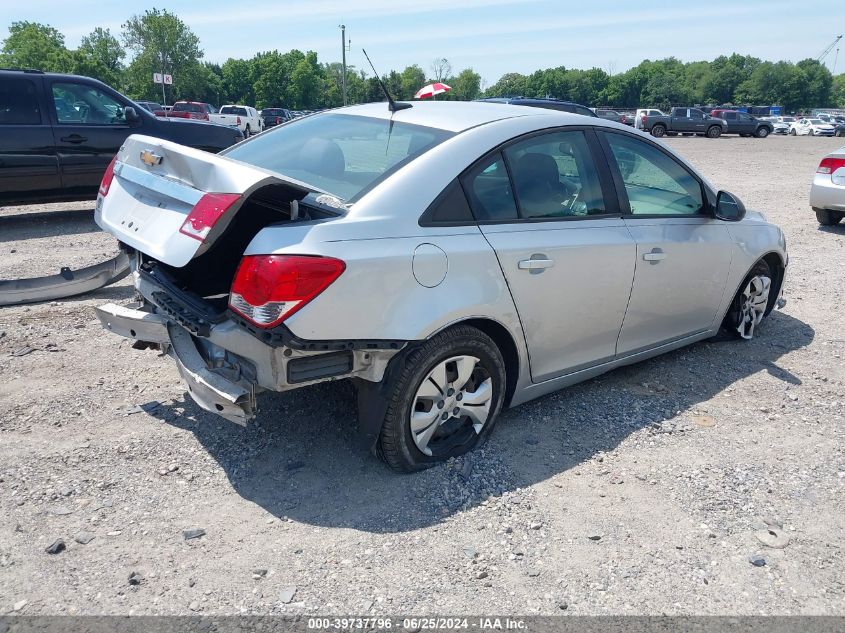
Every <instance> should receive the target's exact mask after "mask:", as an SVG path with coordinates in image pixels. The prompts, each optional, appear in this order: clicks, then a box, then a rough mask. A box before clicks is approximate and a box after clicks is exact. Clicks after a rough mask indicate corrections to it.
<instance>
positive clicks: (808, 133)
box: [807, 130, 816, 136]
mask: <svg viewBox="0 0 845 633" xmlns="http://www.w3.org/2000/svg"><path fill="white" fill-rule="evenodd" d="M815 135H816V133H815V132H813V130H810V131H809V132H807V136H815Z"/></svg>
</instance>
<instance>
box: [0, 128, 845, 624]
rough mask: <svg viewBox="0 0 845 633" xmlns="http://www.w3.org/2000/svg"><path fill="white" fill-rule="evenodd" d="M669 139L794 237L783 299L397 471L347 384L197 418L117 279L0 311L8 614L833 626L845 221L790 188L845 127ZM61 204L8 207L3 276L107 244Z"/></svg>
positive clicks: (4, 598) (844, 580) (839, 542)
mask: <svg viewBox="0 0 845 633" xmlns="http://www.w3.org/2000/svg"><path fill="white" fill-rule="evenodd" d="M668 142H669V143H670V144H671V145H673V146H675V147H677V148H678V149H680V151H681V152H682V153H683V154H684V155H686V156H687V157H688V158H690V159H691V160H692V161H693V162H694V163H695V164H696V165H698V166H699V167H700V168H701V169H702V170H703V172H704V173H705V174H707V175H708V177H709V178H710V179H711V181H712V182H714V183H718V184H719V185H721V187H722V188H725V189H728V190H730V191H733V192H734V193H737V194H739V195H740V196H741V197H742V198H743V199H744V201H745V202H746V204H747V205H748V206H749V207H750V208H755V209H760V210H764V211H765V212H767V214H769V216H770V218H772V219H774V220H775V221H776V222H778V223H779V224H780V225H781V226H782V227H783V228H784V230H785V232H786V234H787V238H788V246H789V251H790V257H791V262H790V267H789V271H788V274H787V282H786V283H787V285H786V298H787V299H788V302H789V303H788V305H787V307H786V308H785V310H784V311H783V312H781V313H776V314H774V315H773V316H772V317H771V318H770V319H769V320H768V321H766V322H765V324H764V326H763V328H762V331H761V335H760V337H759V338H758V339H756V340H754V341H753V342H750V343H746V342H704V343H700V344H696V345H694V346H692V347H689V348H686V349H684V350H680V351H678V352H674V353H671V354H668V355H666V356H663V357H660V358H657V359H654V360H651V361H648V362H644V363H641V364H639V365H636V366H633V367H630V368H627V369H623V370H619V371H615V372H613V373H611V374H608V375H605V376H603V377H601V378H599V379H596V380H592V381H590V382H588V383H585V384H582V385H579V386H576V387H573V388H570V389H566V390H564V391H561V392H558V393H556V394H552V395H550V396H547V397H545V398H542V399H540V400H538V401H535V402H532V403H529V404H526V405H523V406H520V407H518V408H516V409H512V410H510V411H507V412H505V414H504V415H503V419H502V420H501V421H500V423H499V426H498V428H497V431H496V433H494V435H493V437H492V438H491V441H490V442H489V443H488V444H487V445H486V447H485V448H484V449H483V450H480V451H477V452H475V453H474V454H472V455H470V456H468V457H467V458H465V459H463V460H458V461H456V462H454V463H451V464H448V465H444V466H442V467H438V468H435V469H432V470H430V471H427V472H425V473H422V474H419V475H415V476H398V475H395V474H392V473H390V472H389V471H388V470H387V469H386V468H384V467H383V466H382V465H381V464H380V463H379V462H378V461H377V460H376V459H375V458H374V457H372V456H370V455H369V454H368V453H367V452H365V451H364V450H362V449H361V448H360V447H359V446H358V445H357V444H356V437H357V435H356V431H355V413H354V399H353V394H352V389H351V388H350V387H349V386H348V385H346V384H343V383H339V384H332V385H326V386H319V387H317V388H310V389H307V390H301V391H298V392H294V393H290V394H287V395H270V396H265V397H264V399H263V400H262V405H263V413H262V414H261V415H260V416H259V418H258V420H257V423H254V424H253V425H252V426H250V427H249V428H247V429H242V428H240V427H238V426H235V425H232V424H230V423H228V422H226V421H224V420H221V419H219V418H217V417H215V416H212V415H209V414H207V413H204V412H203V411H201V410H200V409H199V408H198V407H196V406H195V405H194V404H193V403H192V402H191V401H190V400H189V399H187V396H186V394H185V391H184V389H183V387H182V385H181V383H180V381H179V379H178V376H177V372H176V370H175V368H174V366H173V364H172V363H171V362H170V361H169V360H168V359H162V358H159V357H158V356H157V354H156V353H155V352H152V351H144V352H139V351H134V350H131V349H130V348H129V344H128V342H127V341H124V340H122V339H119V338H117V337H115V336H111V335H109V334H107V333H105V332H104V331H103V330H102V329H101V328H100V326H99V325H98V324H97V323H96V321H95V320H94V314H93V311H92V308H93V306H95V305H98V304H100V303H104V302H106V301H124V300H125V301H128V300H130V299H131V296H132V290H131V287H130V285H129V283H128V281H127V280H124V281H123V282H121V283H119V284H118V285H115V286H113V287H110V288H106V289H103V290H101V291H99V292H97V293H95V294H92V295H89V296H86V297H84V298H78V299H71V300H66V301H61V302H54V303H45V304H40V305H33V306H28V307H14V308H0V376H2V379H0V613H5V612H9V613H11V612H15V613H21V614H188V613H192V612H198V613H202V614H237V613H259V614H265V613H323V614H325V613H333V614H350V613H357V614H388V615H391V614H392V615H396V614H404V613H415V614H418V615H430V614H445V613H482V612H491V611H493V612H496V613H520V614H531V613H546V614H560V613H564V612H565V613H567V614H570V613H571V614H749V615H752V614H837V615H843V614H845V549H843V548H845V513H843V512H842V499H843V497H844V496H845V452H843V447H845V442H843V413H845V363H843V355H845V333H843V331H842V324H843V318H842V306H843V304H845V297H843V292H845V247H844V246H845V226H839V227H835V228H833V229H827V230H821V229H820V228H819V227H818V225H817V224H816V221H815V217H814V216H813V214H812V212H811V210H810V208H809V207H808V204H807V199H808V188H809V183H810V181H811V178H812V173H813V172H814V170H815V168H816V166H817V165H818V162H819V160H820V158H821V157H822V156H824V155H825V154H826V153H827V152H829V151H830V150H832V149H833V148H835V147H838V146H840V145H841V144H842V141H841V139H822V138H791V137H788V138H778V137H774V138H768V139H765V140H757V139H740V138H722V139H718V140H709V139H700V138H675V139H670V140H669V141H668ZM63 206H64V208H65V209H70V212H59V213H58V214H55V213H54V215H53V216H44V215H39V214H38V212H40V211H43V209H41V208H29V209H18V210H15V211H14V212H15V213H17V212H20V211H26V212H27V213H31V214H35V215H29V216H27V217H24V218H23V219H20V218H13V217H11V216H12V213H13V211H10V210H9V209H0V277H2V278H10V277H14V276H20V275H23V274H48V273H52V272H56V271H57V270H58V268H59V267H60V266H63V265H72V266H79V265H85V264H89V263H93V262H95V261H98V260H101V259H103V258H104V257H105V256H109V255H111V253H112V252H113V251H114V243H113V240H111V239H110V238H108V237H107V236H105V235H104V234H102V233H99V232H97V231H96V227H95V226H94V225H93V222H92V221H91V216H90V212H87V211H84V210H83V211H81V212H80V211H74V210H79V209H85V208H86V207H87V206H90V205H85V204H81V205H80V204H73V205H63ZM27 348H29V349H30V350H31V351H29V352H28V353H24V352H27ZM18 354H23V355H18ZM767 525H773V526H775V529H774V530H773V534H774V535H775V536H772V534H770V533H769V532H768V531H767V530H766V528H767ZM778 525H782V528H779V527H777V526H778ZM192 529H202V530H204V534H203V535H202V536H199V537H197V538H186V536H193V535H192V534H190V533H187V534H186V532H185V531H187V530H192ZM760 530H763V532H762V535H763V536H766V535H768V536H769V537H771V538H775V537H777V539H778V540H781V539H782V540H783V541H785V540H786V538H783V537H787V538H788V544H787V545H786V546H785V547H783V548H771V547H767V546H766V545H764V544H763V543H761V542H760V540H758V538H757V534H758V532H759V531H760ZM58 539H62V540H63V541H64V543H65V545H66V548H65V550H64V551H61V552H60V553H57V554H49V553H46V552H45V548H47V547H48V546H49V545H51V544H52V543H54V542H55V541H56V540H58ZM773 544H775V545H782V544H783V543H782V542H781V543H773ZM755 555H760V556H762V557H763V559H764V560H765V565H764V566H755V565H753V564H751V562H750V558H751V557H753V556H755ZM758 562H759V561H758Z"/></svg>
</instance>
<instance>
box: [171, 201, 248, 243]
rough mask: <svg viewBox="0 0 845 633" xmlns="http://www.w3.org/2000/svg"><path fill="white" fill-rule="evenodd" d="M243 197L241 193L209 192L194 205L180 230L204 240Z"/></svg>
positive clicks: (200, 240)
mask: <svg viewBox="0 0 845 633" xmlns="http://www.w3.org/2000/svg"><path fill="white" fill-rule="evenodd" d="M240 197H241V194H239V193H207V194H205V195H204V196H203V197H202V198H200V199H199V202H197V203H196V205H194V208H193V209H191V212H190V213H189V214H188V217H187V218H185V221H184V222H183V223H182V228H180V229H179V232H180V233H182V234H183V235H187V236H188V237H192V238H194V239H195V240H197V241H199V242H202V241H204V240H205V238H206V237H208V234H209V233H210V232H211V229H212V228H213V227H214V225H215V224H217V221H218V220H219V219H220V218H222V217H223V214H224V213H226V211H228V210H229V209H230V208H231V206H232V205H233V204H235V203H236V202H237V201H238V200H239V199H240Z"/></svg>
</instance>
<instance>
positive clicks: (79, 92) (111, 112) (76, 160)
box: [0, 70, 243, 204]
mask: <svg viewBox="0 0 845 633" xmlns="http://www.w3.org/2000/svg"><path fill="white" fill-rule="evenodd" d="M133 133H140V134H144V135H146V136H148V137H157V138H163V139H168V140H171V141H174V142H177V143H182V144H184V145H188V146H190V147H195V148H198V149H203V150H207V151H210V152H218V151H220V150H222V149H224V148H226V147H229V146H230V145H232V144H234V143H236V142H238V141H239V140H241V139H242V138H243V136H242V135H241V133H240V132H238V131H237V130H232V129H230V128H225V127H222V126H219V125H211V124H208V123H200V122H192V121H177V120H172V121H171V120H165V119H159V118H156V117H155V116H153V115H152V114H151V113H150V112H147V111H146V110H144V109H143V108H141V107H140V106H137V105H136V104H135V102H133V101H131V100H129V99H127V98H126V97H124V96H123V95H121V94H120V93H118V92H116V91H115V90H113V89H112V88H110V87H108V86H107V85H105V84H103V83H101V82H99V81H97V80H96V79H91V78H89V77H80V76H77V75H61V74H54V73H42V72H37V71H20V70H0V134H2V138H3V143H2V150H0V151H2V154H1V155H0V204H24V203H34V202H55V201H61V200H68V201H70V200H93V199H94V197H95V196H96V195H97V187H98V186H99V184H100V180H101V179H102V177H103V172H104V171H105V170H106V167H107V166H108V164H109V161H110V160H111V159H112V158H113V157H114V155H115V153H116V152H117V150H118V149H119V148H120V146H121V145H122V144H123V142H124V141H125V140H126V138H127V137H128V136H129V135H130V134H133Z"/></svg>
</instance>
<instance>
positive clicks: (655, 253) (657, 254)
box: [643, 248, 666, 263]
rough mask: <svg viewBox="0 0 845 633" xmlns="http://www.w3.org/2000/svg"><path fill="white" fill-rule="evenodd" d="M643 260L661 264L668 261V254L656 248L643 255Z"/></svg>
mask: <svg viewBox="0 0 845 633" xmlns="http://www.w3.org/2000/svg"><path fill="white" fill-rule="evenodd" d="M643 259H644V260H645V261H647V262H655V263H656V262H660V261H663V260H664V259H666V253H664V252H663V251H661V250H660V249H659V248H655V249H653V250H652V251H651V252H650V253H643Z"/></svg>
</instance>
